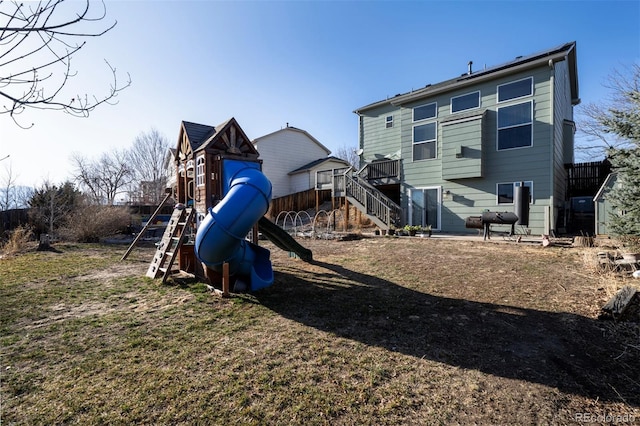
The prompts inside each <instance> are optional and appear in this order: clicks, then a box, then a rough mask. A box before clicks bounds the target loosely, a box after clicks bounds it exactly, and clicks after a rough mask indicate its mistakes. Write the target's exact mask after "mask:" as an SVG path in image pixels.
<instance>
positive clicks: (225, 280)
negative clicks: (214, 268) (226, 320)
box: [222, 262, 229, 297]
mask: <svg viewBox="0 0 640 426" xmlns="http://www.w3.org/2000/svg"><path fill="white" fill-rule="evenodd" d="M222 297H229V263H227V262H224V263H223V264H222Z"/></svg>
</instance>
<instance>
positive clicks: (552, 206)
mask: <svg viewBox="0 0 640 426" xmlns="http://www.w3.org/2000/svg"><path fill="white" fill-rule="evenodd" d="M565 60H566V58H565ZM549 68H551V71H550V73H551V78H550V79H549V85H550V86H551V87H550V89H551V90H549V93H550V96H551V99H550V102H549V105H550V108H549V109H550V111H551V112H550V116H551V123H553V125H552V126H550V129H549V134H550V135H549V136H550V141H551V143H550V144H549V145H550V149H551V165H550V168H551V173H550V175H549V176H551V180H550V185H551V196H550V197H549V207H548V208H549V223H546V224H545V225H546V226H545V228H546V229H545V232H544V234H546V235H550V234H551V230H552V229H553V228H554V225H553V224H554V223H555V216H556V215H555V190H556V185H555V182H556V175H555V170H556V169H555V147H556V141H555V131H554V130H555V126H556V117H555V108H554V99H555V90H556V88H555V67H554V66H553V60H552V59H549ZM546 216H547V215H545V217H546Z"/></svg>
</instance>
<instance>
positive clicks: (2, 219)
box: [0, 209, 29, 234]
mask: <svg viewBox="0 0 640 426" xmlns="http://www.w3.org/2000/svg"><path fill="white" fill-rule="evenodd" d="M28 223H29V209H11V210H4V211H0V234H2V233H3V232H4V231H11V230H13V229H15V228H17V227H18V226H20V225H26V224H28Z"/></svg>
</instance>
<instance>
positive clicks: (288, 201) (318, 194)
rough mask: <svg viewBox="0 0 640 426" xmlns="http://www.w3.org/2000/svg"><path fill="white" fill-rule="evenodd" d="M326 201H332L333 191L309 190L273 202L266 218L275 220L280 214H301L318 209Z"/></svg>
mask: <svg viewBox="0 0 640 426" xmlns="http://www.w3.org/2000/svg"><path fill="white" fill-rule="evenodd" d="M325 201H331V190H321V191H316V190H315V189H309V190H307V191H301V192H296V193H295V194H289V195H285V196H284V197H278V198H274V199H273V200H271V203H270V204H269V211H268V212H267V214H266V216H267V217H270V218H275V217H277V216H278V213H280V212H289V211H294V212H299V211H302V210H309V209H316V208H317V206H319V205H321V204H322V203H324V202H325Z"/></svg>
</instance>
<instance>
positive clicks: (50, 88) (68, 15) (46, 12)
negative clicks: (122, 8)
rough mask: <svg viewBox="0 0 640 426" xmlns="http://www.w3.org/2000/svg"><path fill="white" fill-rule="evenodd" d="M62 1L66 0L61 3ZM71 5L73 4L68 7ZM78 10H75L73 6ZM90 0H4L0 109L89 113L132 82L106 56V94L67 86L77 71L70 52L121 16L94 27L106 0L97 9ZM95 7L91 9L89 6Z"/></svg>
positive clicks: (1, 9) (0, 28)
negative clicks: (109, 77) (76, 90)
mask: <svg viewBox="0 0 640 426" xmlns="http://www.w3.org/2000/svg"><path fill="white" fill-rule="evenodd" d="M63 3H66V4H64V5H63ZM67 5H70V6H68V7H67ZM78 5H81V7H80V9H79V10H71V9H69V8H73V9H77V8H78ZM90 6H91V3H90V0H85V3H84V4H83V5H82V4H81V3H77V2H65V0H45V1H39V2H33V3H31V2H29V3H27V4H24V3H20V2H17V1H6V0H0V98H4V100H5V102H7V103H3V104H2V105H0V114H9V115H10V116H11V117H12V118H13V120H14V122H15V123H16V124H17V125H19V126H20V127H25V128H27V127H31V126H33V123H32V124H31V125H26V126H25V125H21V124H20V123H19V122H18V120H17V118H16V116H17V115H19V114H21V113H23V112H24V111H25V110H27V109H28V108H34V109H52V110H61V111H64V112H66V113H68V114H71V115H74V116H80V117H86V116H88V115H89V113H90V112H91V111H93V110H94V109H95V108H96V107H97V106H98V105H101V104H105V103H107V104H113V103H115V99H114V98H115V97H116V96H117V95H118V93H119V92H120V91H122V90H123V89H125V88H126V87H128V86H129V85H130V84H131V78H130V76H129V75H128V74H127V81H125V82H124V84H123V83H122V82H119V81H118V79H117V74H116V69H115V68H114V67H112V66H111V65H110V64H109V63H108V62H106V60H105V62H106V64H107V67H108V68H109V70H110V72H111V74H112V76H113V81H112V82H111V84H110V87H109V89H108V90H107V91H106V93H105V94H103V95H102V96H96V95H88V94H84V95H81V94H77V93H74V92H71V90H73V89H71V88H69V87H67V90H63V89H65V86H67V84H68V83H69V80H70V79H71V78H73V77H74V76H76V75H77V72H76V71H75V70H73V69H72V67H71V57H72V55H74V54H76V53H77V52H78V51H79V50H80V49H82V48H83V47H84V46H85V44H86V39H87V38H91V37H100V36H102V35H104V34H105V33H107V32H108V31H110V30H112V29H113V27H115V25H116V23H117V22H115V21H114V22H113V23H112V24H111V25H109V24H106V25H103V26H102V28H99V29H95V30H91V29H90V28H91V27H92V26H95V23H96V22H100V21H102V20H103V19H104V18H105V16H106V6H105V5H104V2H102V10H101V11H98V12H97V13H95V14H94V12H93V10H92V8H91V7H90ZM90 9H91V11H90Z"/></svg>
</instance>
